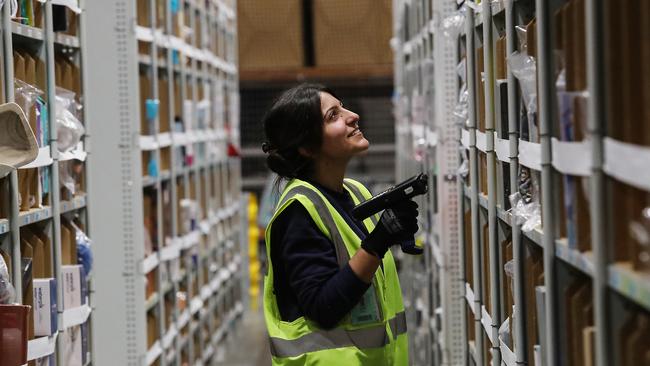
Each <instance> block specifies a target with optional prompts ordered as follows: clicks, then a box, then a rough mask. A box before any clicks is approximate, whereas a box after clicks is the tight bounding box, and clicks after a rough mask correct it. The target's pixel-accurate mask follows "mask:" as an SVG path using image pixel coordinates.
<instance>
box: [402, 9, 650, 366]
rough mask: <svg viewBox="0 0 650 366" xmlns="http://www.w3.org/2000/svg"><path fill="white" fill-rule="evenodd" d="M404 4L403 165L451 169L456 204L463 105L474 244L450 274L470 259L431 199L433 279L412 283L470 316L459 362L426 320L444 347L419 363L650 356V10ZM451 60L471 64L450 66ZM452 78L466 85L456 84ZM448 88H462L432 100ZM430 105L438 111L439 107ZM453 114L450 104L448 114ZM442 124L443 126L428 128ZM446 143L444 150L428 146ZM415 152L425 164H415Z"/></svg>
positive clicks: (465, 180) (467, 229) (463, 190)
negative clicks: (449, 151) (448, 235)
mask: <svg viewBox="0 0 650 366" xmlns="http://www.w3.org/2000/svg"><path fill="white" fill-rule="evenodd" d="M395 6H396V8H395V9H396V11H404V13H403V14H400V18H399V19H397V22H398V23H397V26H396V39H397V40H398V42H397V44H396V46H397V47H396V55H397V57H396V69H397V70H398V71H399V73H398V74H399V76H398V78H397V79H396V80H397V81H396V85H399V86H400V87H399V88H398V91H399V93H398V97H399V98H400V99H398V100H397V103H398V104H397V106H396V107H397V111H398V126H397V131H398V133H399V139H400V144H401V147H399V148H398V151H399V152H400V153H401V155H402V159H403V160H402V161H403V162H404V164H399V166H400V167H402V168H401V169H402V170H401V171H398V174H399V175H401V176H402V177H406V176H408V175H410V174H412V173H413V172H414V171H417V170H420V169H424V170H427V171H433V172H434V173H436V172H437V179H436V184H437V185H438V198H439V199H443V196H441V195H440V192H441V191H440V187H439V185H440V183H441V177H443V176H441V174H449V171H445V170H443V169H444V168H443V166H442V165H439V163H437V162H439V161H440V156H439V154H440V149H441V146H440V143H441V141H446V139H441V138H440V136H441V135H440V134H441V131H440V128H441V127H442V126H447V124H445V123H444V122H443V121H447V120H444V119H441V116H447V115H451V114H456V116H457V117H458V119H457V121H456V128H458V130H459V133H458V142H459V145H460V146H461V147H462V150H461V153H460V156H461V161H462V164H459V169H458V171H457V172H458V175H457V176H456V174H455V173H454V174H450V175H449V177H448V178H449V179H451V178H452V177H451V175H454V176H456V179H457V181H458V193H459V194H458V195H457V196H456V197H455V198H454V199H456V200H457V202H458V216H457V218H456V223H458V224H459V233H458V237H459V238H460V240H459V241H458V242H455V243H453V244H455V245H458V246H459V247H460V253H461V255H460V258H457V259H459V260H460V262H461V267H462V268H461V270H460V272H459V273H454V275H457V277H451V278H450V277H448V278H447V280H445V279H444V277H443V274H444V273H445V272H447V273H449V271H450V267H448V266H447V264H448V263H453V260H454V259H456V258H454V257H450V256H449V254H448V253H446V252H445V248H444V246H445V244H448V241H447V240H449V239H442V238H441V237H440V233H439V231H440V229H442V228H444V227H445V225H451V227H454V224H453V223H451V221H441V220H440V219H439V218H440V217H445V215H444V214H441V213H438V212H437V211H436V209H435V207H436V206H435V205H433V206H426V207H427V209H426V212H427V215H426V220H425V221H427V222H424V223H423V226H424V227H425V228H426V229H427V230H426V235H424V237H425V238H426V239H428V241H429V242H430V244H431V245H430V246H429V247H430V248H431V250H430V251H429V252H430V253H431V257H428V256H425V257H424V261H423V262H424V263H422V264H421V265H422V266H423V267H424V268H427V269H428V272H426V273H427V275H426V276H425V275H421V274H420V275H418V273H417V272H418V270H419V268H418V267H416V266H410V267H409V269H410V268H415V270H414V271H412V272H414V273H411V275H413V276H415V277H416V279H418V280H424V281H425V282H419V283H418V284H419V286H418V288H419V289H426V288H429V290H428V291H429V292H428V293H427V291H426V290H421V292H423V293H422V294H419V293H417V291H416V292H415V293H414V294H415V295H419V296H420V297H419V298H420V299H427V298H428V299H429V302H428V303H426V301H423V302H424V303H426V304H425V305H428V308H427V306H422V308H421V309H419V310H421V311H422V312H423V313H425V314H426V313H428V314H442V317H443V318H448V317H450V316H451V315H452V314H456V312H457V311H460V312H463V313H464V315H463V317H464V322H465V323H464V324H463V325H462V333H463V334H462V337H463V341H462V342H461V343H462V344H463V355H462V358H459V359H457V360H461V361H458V362H450V358H446V357H448V356H449V355H450V354H454V353H453V350H452V349H451V346H452V345H453V344H450V343H448V342H446V341H447V339H448V337H449V334H448V333H447V332H444V331H443V332H442V333H441V332H439V331H437V330H436V329H432V330H430V331H427V329H426V327H427V323H426V322H421V324H419V325H420V327H419V328H418V329H417V330H416V332H423V333H424V334H427V335H428V337H429V338H423V339H429V340H431V341H432V342H433V344H434V346H433V349H434V353H433V355H428V357H429V358H428V359H426V360H422V359H420V360H418V361H420V362H422V363H425V364H467V363H469V364H476V365H487V364H492V365H501V364H505V365H517V364H529V365H533V364H535V365H560V364H562V365H613V364H617V365H636V364H647V363H648V362H650V349H649V348H648V346H647V336H648V334H649V333H650V327H649V325H648V324H649V322H650V274H649V273H650V272H648V265H647V256H648V245H647V236H643V235H644V233H645V234H647V233H648V227H649V226H648V222H647V220H648V219H647V215H648V214H647V208H646V207H647V206H648V203H649V202H648V198H647V197H648V192H649V191H650V186H649V185H648V182H650V177H648V176H647V172H648V171H649V170H650V169H649V168H650V166H649V165H648V161H650V160H649V159H648V158H649V155H648V154H649V153H650V148H648V146H650V138H648V131H647V130H646V127H645V125H647V123H645V122H647V121H648V118H650V115H649V114H648V111H647V108H645V107H644V103H647V102H648V100H649V99H648V98H650V92H649V91H648V90H647V85H650V84H649V82H648V76H647V75H646V73H640V72H639V71H638V70H636V69H635V68H634V67H633V65H634V64H636V63H639V64H643V65H645V64H647V61H648V52H649V51H650V48H649V45H648V44H647V42H645V41H644V40H647V38H643V37H645V36H647V34H648V33H647V32H648V30H649V29H650V19H648V17H647V14H648V13H647V9H648V6H647V5H645V4H643V6H642V8H637V7H636V6H635V5H634V4H633V3H632V2H628V1H622V2H618V1H610V0H599V1H582V0H567V1H564V0H557V1H544V0H539V1H534V0H513V1H508V0H503V1H500V0H492V1H485V0H484V1H481V2H479V3H475V2H473V1H441V2H440V3H437V2H435V1H433V2H429V1H415V0H412V1H396V2H395ZM429 6H432V7H433V8H432V9H431V8H429ZM449 7H451V8H453V10H451V11H450V10H449ZM400 22H401V23H400ZM621 22H625V24H627V26H626V27H622V26H621V24H622V23H621ZM404 24H408V26H405V25H404ZM439 33H442V35H443V36H445V37H447V38H449V39H451V40H452V43H453V45H454V46H453V47H452V51H451V52H452V53H453V54H454V56H453V57H452V56H450V55H445V54H444V53H442V54H441V53H436V48H441V45H442V48H444V47H445V46H446V45H447V44H446V43H444V40H443V39H444V38H443V39H440V40H437V39H435V36H436V34H439ZM432 34H433V37H434V42H433V44H434V45H435V47H431V44H430V43H429V42H430V39H431V37H432ZM644 42H645V43H644ZM423 45H424V47H423ZM423 48H424V49H423ZM432 50H433V51H432ZM445 56H446V57H445ZM431 57H432V58H431ZM451 60H455V61H453V62H455V63H456V64H457V65H458V68H457V69H454V68H448V67H445V66H446V62H451ZM432 61H433V64H434V65H435V66H434V68H435V71H434V73H433V75H434V77H433V78H432V79H431V78H428V75H430V74H428V73H427V72H428V71H427V67H428V65H430V64H431V63H432ZM522 61H523V62H522ZM522 64H523V65H524V66H526V67H527V69H528V70H526V68H522V67H521V66H522ZM620 70H629V71H625V72H620ZM526 71H527V72H526ZM457 72H458V74H457ZM449 78H452V79H454V80H457V83H456V84H455V89H453V90H451V89H448V88H450V86H451V84H447V82H448V79H449ZM644 88H645V89H644ZM427 90H432V93H433V95H434V97H433V98H432V99H427V98H426V97H425V101H424V102H423V101H421V98H422V97H421V96H422V95H424V96H426V95H428V94H427ZM414 91H415V92H414ZM440 94H443V96H440ZM449 95H455V96H458V98H456V100H453V101H449V102H448V104H445V105H440V104H438V103H431V101H434V102H437V101H439V100H442V99H444V98H445V97H447V96H449ZM423 105H424V109H423V108H422V106H423ZM427 105H431V106H433V107H435V110H434V111H433V112H432V113H430V114H427V113H426V108H427ZM444 108H452V111H450V110H445V109H444ZM644 108H645V109H644ZM441 109H442V110H444V111H446V112H447V113H448V114H438V113H440V112H441ZM423 110H424V111H425V112H424V113H423V112H422V111H423ZM422 114H424V115H425V116H426V117H424V120H425V122H424V123H423V124H424V125H426V126H427V127H424V128H422V127H421V126H420V125H421V122H419V121H421V120H422V117H421V116H422ZM632 121H635V123H633V122H632ZM448 123H451V124H453V122H449V121H448ZM428 126H435V127H434V128H433V131H431V132H430V134H429V135H427V134H428V132H429V131H427V128H431V127H428ZM416 130H420V132H416ZM422 130H423V131H424V132H422ZM436 133H437V137H438V138H437V139H433V138H431V136H434V134H436ZM418 141H419V142H418ZM434 141H435V142H437V147H436V148H435V150H432V149H426V147H428V146H431V145H432V142H434ZM413 156H415V157H416V158H422V159H421V162H420V163H418V164H413V163H412V162H413ZM408 161H411V164H410V165H409V164H408ZM431 162H433V163H434V167H433V168H432V163H431ZM436 163H437V164H438V165H435V164H436ZM511 193H517V194H518V196H517V195H514V196H512V195H511ZM448 197H449V196H448ZM517 198H519V201H517ZM434 200H435V199H434ZM449 220H452V219H449ZM440 225H442V226H440ZM644 238H646V239H644ZM437 243H440V245H439V244H437ZM429 252H427V253H429ZM449 261H451V262H449ZM451 268H453V267H451ZM407 273H408V271H407ZM418 276H419V277H418ZM455 280H461V281H462V282H464V283H463V286H462V288H463V293H464V296H463V297H464V299H465V300H464V301H465V302H466V306H465V307H459V308H455V307H449V306H447V305H446V304H444V302H443V304H442V306H441V307H440V308H437V306H438V304H439V302H437V299H436V297H437V296H438V295H437V294H436V291H435V290H432V288H434V287H437V288H438V293H439V294H440V296H442V297H444V296H449V294H450V292H449V291H448V290H445V288H444V287H443V286H444V285H445V282H446V281H451V282H446V283H447V284H449V283H454V282H453V281H455ZM410 282H412V281H410ZM424 283H428V284H429V285H428V286H425V285H423V284H424ZM424 318H426V315H425V316H424ZM437 319H438V317H434V320H437ZM432 323H435V321H434V322H432ZM456 325H458V326H460V324H458V323H457V324H456ZM443 330H444V328H443ZM441 334H442V336H443V337H444V338H439V336H440V335H441ZM641 339H645V341H641ZM440 341H442V342H440ZM417 342H423V341H420V340H418V341H417ZM644 342H645V343H644ZM439 343H441V344H440V347H439V348H437V346H436V345H437V344H439ZM416 348H417V347H416ZM436 351H440V354H441V355H442V357H437V356H436Z"/></svg>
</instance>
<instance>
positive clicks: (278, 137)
mask: <svg viewBox="0 0 650 366" xmlns="http://www.w3.org/2000/svg"><path fill="white" fill-rule="evenodd" d="M321 92H326V93H329V94H331V95H333V96H335V94H334V93H333V92H332V91H331V90H330V89H328V88H326V87H325V86H323V85H320V84H300V85H298V86H295V87H293V88H291V89H289V90H287V91H285V92H284V93H282V95H280V97H279V98H278V99H277V100H276V101H275V102H274V103H273V106H271V108H270V109H269V110H268V112H266V115H265V116H264V119H263V123H264V134H265V135H266V142H264V144H263V145H262V149H263V150H264V152H266V153H267V154H268V156H267V158H266V165H267V166H268V167H269V169H271V170H272V171H273V172H275V173H276V174H277V175H278V176H279V177H280V178H284V179H291V178H304V177H307V176H309V175H310V174H311V173H312V172H313V162H312V160H311V159H310V158H309V157H306V156H304V155H302V154H300V152H299V151H298V148H301V147H302V148H305V149H307V150H317V149H319V148H320V146H321V144H322V140H323V114H322V112H321V105H320V102H321V101H320V94H319V93H321Z"/></svg>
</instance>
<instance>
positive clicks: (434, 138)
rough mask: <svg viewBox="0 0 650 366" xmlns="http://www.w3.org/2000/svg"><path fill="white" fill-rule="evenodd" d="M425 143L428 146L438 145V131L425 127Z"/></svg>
mask: <svg viewBox="0 0 650 366" xmlns="http://www.w3.org/2000/svg"><path fill="white" fill-rule="evenodd" d="M427 143H428V144H429V147H435V146H436V145H438V133H437V132H435V131H433V130H432V129H427Z"/></svg>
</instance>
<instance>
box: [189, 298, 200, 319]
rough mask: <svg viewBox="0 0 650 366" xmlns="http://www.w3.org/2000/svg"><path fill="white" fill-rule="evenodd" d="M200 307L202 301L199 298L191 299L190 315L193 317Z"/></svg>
mask: <svg viewBox="0 0 650 366" xmlns="http://www.w3.org/2000/svg"><path fill="white" fill-rule="evenodd" d="M202 307H203V300H201V299H200V298H199V297H195V298H193V299H192V301H191V303H190V313H191V314H192V315H194V314H196V313H197V312H198V311H199V310H201V308H202Z"/></svg>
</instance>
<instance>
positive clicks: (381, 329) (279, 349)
mask: <svg viewBox="0 0 650 366" xmlns="http://www.w3.org/2000/svg"><path fill="white" fill-rule="evenodd" d="M270 341H271V354H272V355H273V356H275V357H295V356H299V355H302V354H305V353H309V352H318V351H324V350H328V349H334V348H342V347H352V346H355V347H357V348H360V349H365V348H379V347H383V346H385V345H387V344H388V341H389V340H388V334H387V333H386V327H385V326H384V325H383V324H381V325H377V326H374V327H370V328H364V329H357V330H344V329H332V330H315V331H314V332H312V333H309V334H306V335H304V336H302V337H300V338H298V339H292V340H287V339H280V338H274V337H270Z"/></svg>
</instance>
